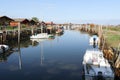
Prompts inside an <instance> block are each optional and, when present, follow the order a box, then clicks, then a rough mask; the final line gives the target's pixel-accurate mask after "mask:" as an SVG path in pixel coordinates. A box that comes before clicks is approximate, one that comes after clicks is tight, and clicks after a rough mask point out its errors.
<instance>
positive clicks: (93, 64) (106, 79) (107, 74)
mask: <svg viewBox="0 0 120 80" xmlns="http://www.w3.org/2000/svg"><path fill="white" fill-rule="evenodd" d="M83 66H84V75H85V80H114V72H113V70H112V68H111V66H110V64H109V63H108V60H107V59H105V58H104V57H103V53H102V52H101V51H100V50H86V53H85V55H84V58H83Z"/></svg>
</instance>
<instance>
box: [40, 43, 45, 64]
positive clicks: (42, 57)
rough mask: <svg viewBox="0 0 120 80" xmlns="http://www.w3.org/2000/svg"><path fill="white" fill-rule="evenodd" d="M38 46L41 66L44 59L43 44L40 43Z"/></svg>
mask: <svg viewBox="0 0 120 80" xmlns="http://www.w3.org/2000/svg"><path fill="white" fill-rule="evenodd" d="M40 45H41V55H40V56H41V65H42V64H43V59H44V56H43V44H42V42H41V43H40Z"/></svg>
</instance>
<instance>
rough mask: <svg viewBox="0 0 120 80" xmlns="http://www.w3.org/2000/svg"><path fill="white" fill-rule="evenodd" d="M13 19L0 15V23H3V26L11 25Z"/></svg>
mask: <svg viewBox="0 0 120 80" xmlns="http://www.w3.org/2000/svg"><path fill="white" fill-rule="evenodd" d="M11 21H14V20H13V19H11V18H9V17H7V16H1V17H0V25H2V26H7V25H10V22H11Z"/></svg>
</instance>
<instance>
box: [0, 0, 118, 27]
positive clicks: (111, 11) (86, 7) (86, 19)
mask: <svg viewBox="0 0 120 80" xmlns="http://www.w3.org/2000/svg"><path fill="white" fill-rule="evenodd" d="M119 3H120V1H119V0H111V1H108V0H106V1H105V0H100V1H96V0H91V1H90V0H61V1H56V0H52V1H50V0H30V1H27V0H25V1H24V0H20V1H18V0H10V1H9V0H4V1H1V3H0V5H1V8H0V16H4V15H5V16H8V17H10V18H28V19H31V18H32V17H37V18H38V19H39V20H40V21H47V22H50V21H53V22H55V23H97V24H114V25H117V24H120V15H119V13H120V11H119V10H118V8H119V7H120V5H119Z"/></svg>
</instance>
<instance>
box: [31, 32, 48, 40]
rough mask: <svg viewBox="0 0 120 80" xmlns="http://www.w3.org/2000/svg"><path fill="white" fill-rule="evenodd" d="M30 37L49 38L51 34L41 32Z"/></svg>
mask: <svg viewBox="0 0 120 80" xmlns="http://www.w3.org/2000/svg"><path fill="white" fill-rule="evenodd" d="M30 38H32V39H40V38H42V39H44V38H49V35H48V34H47V33H40V34H36V35H32V36H30Z"/></svg>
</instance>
